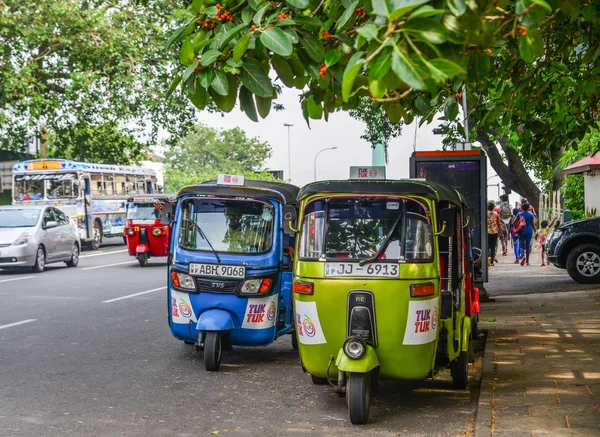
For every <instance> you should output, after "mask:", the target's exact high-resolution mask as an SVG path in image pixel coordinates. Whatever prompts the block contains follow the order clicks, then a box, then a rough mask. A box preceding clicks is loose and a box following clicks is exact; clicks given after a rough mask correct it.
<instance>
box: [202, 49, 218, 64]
mask: <svg viewBox="0 0 600 437" xmlns="http://www.w3.org/2000/svg"><path fill="white" fill-rule="evenodd" d="M219 56H221V52H220V51H218V50H209V51H207V52H206V53H204V54H203V55H202V57H201V58H200V64H201V65H202V66H203V67H206V66H208V65H210V64H212V63H213V62H215V61H216V60H217V58H218V57H219Z"/></svg>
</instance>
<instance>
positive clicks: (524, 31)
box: [519, 27, 527, 35]
mask: <svg viewBox="0 0 600 437" xmlns="http://www.w3.org/2000/svg"><path fill="white" fill-rule="evenodd" d="M519 33H520V34H521V35H527V31H526V30H525V29H523V28H522V27H521V28H520V29H519Z"/></svg>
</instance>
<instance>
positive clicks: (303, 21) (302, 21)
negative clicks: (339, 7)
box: [294, 15, 323, 27]
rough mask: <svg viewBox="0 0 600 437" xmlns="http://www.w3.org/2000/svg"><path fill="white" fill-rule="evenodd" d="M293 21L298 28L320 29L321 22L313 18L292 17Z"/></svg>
mask: <svg viewBox="0 0 600 437" xmlns="http://www.w3.org/2000/svg"><path fill="white" fill-rule="evenodd" d="M294 21H295V22H296V23H298V24H299V25H300V26H311V27H322V26H323V22H321V21H320V20H319V19H318V18H315V17H305V16H302V15H299V16H296V17H294Z"/></svg>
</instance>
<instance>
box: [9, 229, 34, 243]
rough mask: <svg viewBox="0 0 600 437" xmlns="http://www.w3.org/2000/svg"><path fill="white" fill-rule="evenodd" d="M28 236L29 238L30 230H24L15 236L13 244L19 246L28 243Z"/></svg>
mask: <svg viewBox="0 0 600 437" xmlns="http://www.w3.org/2000/svg"><path fill="white" fill-rule="evenodd" d="M30 238H31V232H30V231H25V232H23V233H22V234H21V235H20V236H19V238H17V239H16V240H15V241H14V243H13V246H20V245H21V244H27V243H29V239H30Z"/></svg>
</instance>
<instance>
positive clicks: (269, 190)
mask: <svg viewBox="0 0 600 437" xmlns="http://www.w3.org/2000/svg"><path fill="white" fill-rule="evenodd" d="M299 191H300V188H298V187H297V186H295V185H291V184H286V183H283V182H273V181H253V180H248V179H246V181H245V182H244V185H239V186H238V185H217V181H207V182H203V183H201V184H199V185H190V186H188V187H184V188H182V189H181V190H179V193H177V197H178V198H179V197H181V196H184V195H186V194H197V195H202V196H227V197H248V198H259V197H260V198H267V199H274V200H277V201H279V202H283V204H284V205H287V204H294V203H296V198H297V197H298V192H299Z"/></svg>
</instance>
